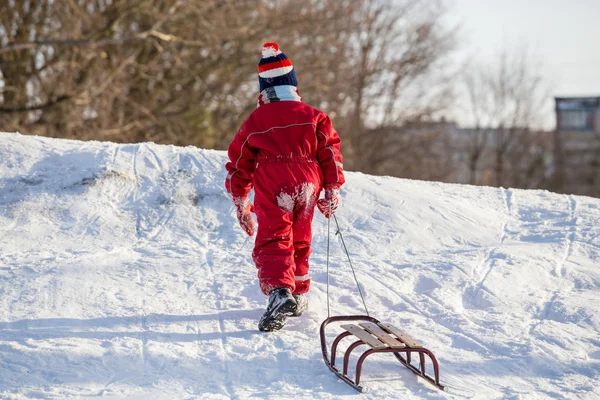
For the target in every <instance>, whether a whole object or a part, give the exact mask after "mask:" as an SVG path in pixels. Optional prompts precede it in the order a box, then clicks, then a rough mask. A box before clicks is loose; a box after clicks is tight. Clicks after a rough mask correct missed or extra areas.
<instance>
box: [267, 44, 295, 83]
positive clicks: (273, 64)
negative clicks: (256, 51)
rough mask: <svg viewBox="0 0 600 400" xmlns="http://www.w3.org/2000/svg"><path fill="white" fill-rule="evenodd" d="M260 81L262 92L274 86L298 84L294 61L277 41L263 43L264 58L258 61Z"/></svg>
mask: <svg viewBox="0 0 600 400" xmlns="http://www.w3.org/2000/svg"><path fill="white" fill-rule="evenodd" d="M258 83H259V85H260V91H261V92H262V91H263V90H265V89H267V88H270V87H273V86H282V85H289V86H298V80H297V79H296V72H295V71H294V66H293V65H292V61H291V60H290V59H289V58H288V56H286V55H285V53H284V52H282V51H281V50H279V45H278V44H277V43H275V42H265V44H263V48H262V58H261V59H260V61H259V63H258Z"/></svg>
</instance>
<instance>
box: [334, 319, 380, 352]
mask: <svg viewBox="0 0 600 400" xmlns="http://www.w3.org/2000/svg"><path fill="white" fill-rule="evenodd" d="M340 327H341V328H342V329H345V330H347V331H348V332H350V333H351V334H353V335H354V336H356V337H357V338H359V339H360V340H362V341H363V342H365V344H368V345H369V346H371V348H373V349H376V350H379V349H385V348H386V347H388V346H387V345H385V343H382V342H380V341H379V340H378V339H377V338H376V337H375V336H373V335H371V334H370V333H369V332H367V331H365V330H364V329H362V328H361V327H359V326H358V325H354V324H346V325H341V326H340Z"/></svg>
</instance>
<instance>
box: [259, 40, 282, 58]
mask: <svg viewBox="0 0 600 400" xmlns="http://www.w3.org/2000/svg"><path fill="white" fill-rule="evenodd" d="M279 54H281V51H279V45H278V44H277V43H275V42H267V43H265V44H263V49H262V56H263V58H267V57H275V56H276V55H279Z"/></svg>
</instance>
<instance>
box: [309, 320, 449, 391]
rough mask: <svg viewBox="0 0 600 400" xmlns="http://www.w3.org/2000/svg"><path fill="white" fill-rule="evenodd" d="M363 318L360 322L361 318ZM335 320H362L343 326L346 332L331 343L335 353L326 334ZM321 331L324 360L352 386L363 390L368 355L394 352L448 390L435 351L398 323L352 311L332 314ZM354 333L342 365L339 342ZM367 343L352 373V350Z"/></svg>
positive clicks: (408, 365)
mask: <svg viewBox="0 0 600 400" xmlns="http://www.w3.org/2000/svg"><path fill="white" fill-rule="evenodd" d="M359 321H360V322H359ZM332 322H358V324H350V323H349V324H345V325H341V326H340V327H341V328H342V329H344V332H342V333H340V334H339V335H338V336H337V337H336V338H335V339H334V341H333V342H332V344H331V353H330V354H331V356H329V354H328V351H327V341H326V337H325V329H326V327H327V325H329V324H330V323H332ZM320 335H321V351H322V353H323V360H324V361H325V364H327V366H328V367H329V369H330V370H331V371H332V372H333V373H334V374H336V375H337V376H338V377H339V378H340V379H341V380H343V381H344V382H346V383H347V384H349V385H350V386H352V387H353V388H354V389H356V390H358V391H359V392H363V390H364V388H363V386H360V378H361V373H362V366H363V362H364V361H365V359H366V358H367V357H368V356H370V355H371V354H375V353H392V354H393V355H394V356H395V357H396V359H397V360H398V361H400V363H401V364H402V365H404V366H405V367H406V368H408V369H409V370H410V371H411V372H413V373H414V374H415V375H418V376H420V377H421V378H423V379H425V380H426V381H427V382H429V383H431V384H432V385H434V386H436V387H437V388H439V389H441V390H444V386H443V385H442V384H440V373H439V364H438V361H437V359H436V358H435V355H433V353H432V352H431V351H429V350H428V349H426V348H424V347H422V346H421V344H419V343H418V342H417V341H416V340H414V339H413V338H411V337H410V336H409V335H407V334H406V333H404V332H402V331H401V330H400V329H398V328H396V327H394V326H393V325H391V324H388V323H382V322H380V321H378V320H377V319H375V318H373V317H370V316H367V315H350V316H334V317H329V318H327V319H326V320H325V321H323V323H322V324H321V329H320ZM348 336H353V337H354V339H358V340H356V341H354V342H353V343H352V344H351V345H350V346H348V348H347V349H346V351H345V353H344V355H343V365H342V369H340V368H339V367H338V366H337V365H336V354H337V352H338V345H339V344H340V342H341V341H342V339H344V338H346V337H348ZM361 345H367V346H369V347H370V349H368V350H366V351H365V352H364V353H363V354H362V355H361V356H360V357H359V358H358V361H357V362H356V372H355V374H354V379H352V378H351V377H350V376H349V375H348V370H349V364H350V356H351V354H352V351H353V350H354V349H355V348H357V347H359V346H361ZM413 354H414V355H416V356H418V365H417V366H415V365H413V363H412V360H413ZM426 357H428V358H429V360H430V361H431V365H432V367H433V376H430V375H428V374H427V372H426Z"/></svg>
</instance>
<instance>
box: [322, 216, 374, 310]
mask: <svg viewBox="0 0 600 400" xmlns="http://www.w3.org/2000/svg"><path fill="white" fill-rule="evenodd" d="M330 215H331V214H330ZM333 219H334V221H335V225H336V227H337V231H336V233H335V234H336V235H340V239H341V240H342V247H343V248H344V252H345V253H346V257H347V258H348V264H350V269H351V270H352V275H353V276H354V282H356V287H357V288H358V293H359V294H360V299H361V300H362V303H363V306H364V307H365V312H366V313H367V316H369V310H368V309H367V303H366V302H365V297H364V296H363V293H362V290H361V289H360V283H359V282H358V278H357V277H356V271H355V270H354V266H353V265H352V260H351V259H350V253H349V252H348V248H347V247H346V242H345V241H344V235H343V234H342V231H341V230H340V224H339V223H338V220H337V217H336V216H335V214H334V215H333ZM330 224H331V217H329V218H328V219H327V318H329V317H330V311H329V233H330Z"/></svg>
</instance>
